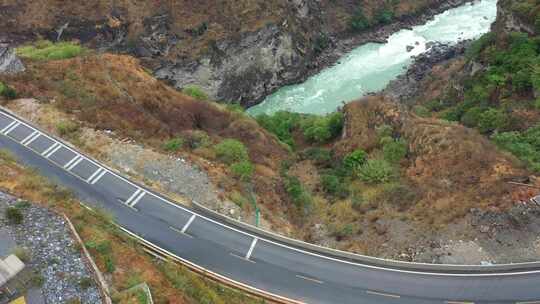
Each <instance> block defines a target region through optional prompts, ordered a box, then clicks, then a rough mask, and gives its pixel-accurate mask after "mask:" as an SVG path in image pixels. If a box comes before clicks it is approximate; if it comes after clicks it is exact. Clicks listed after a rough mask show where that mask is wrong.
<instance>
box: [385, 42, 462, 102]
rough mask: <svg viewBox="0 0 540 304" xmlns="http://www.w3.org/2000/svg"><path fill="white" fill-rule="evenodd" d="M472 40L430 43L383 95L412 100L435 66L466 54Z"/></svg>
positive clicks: (389, 85) (403, 100)
mask: <svg viewBox="0 0 540 304" xmlns="http://www.w3.org/2000/svg"><path fill="white" fill-rule="evenodd" d="M471 42H472V41H471V40H465V41H461V42H459V43H457V44H454V45H450V44H443V43H435V44H431V45H428V46H427V47H428V51H426V52H425V53H423V54H421V55H419V56H416V57H415V58H414V62H413V63H412V64H411V66H410V67H409V68H408V69H407V72H405V74H403V75H400V76H399V77H397V79H395V80H392V81H391V82H390V83H389V84H388V86H386V88H385V89H384V90H383V91H382V92H381V93H382V95H384V96H386V97H390V98H392V99H394V100H396V101H399V102H406V101H407V100H411V99H412V98H413V97H415V96H416V94H417V93H418V90H419V89H420V87H421V85H420V83H421V81H422V80H424V79H425V78H426V77H427V76H428V75H429V74H430V73H431V70H432V68H433V67H434V66H436V65H440V64H442V63H444V62H445V61H448V60H451V59H453V58H456V57H458V56H462V55H464V54H465V50H466V49H467V47H468V46H469V45H470V44H471Z"/></svg>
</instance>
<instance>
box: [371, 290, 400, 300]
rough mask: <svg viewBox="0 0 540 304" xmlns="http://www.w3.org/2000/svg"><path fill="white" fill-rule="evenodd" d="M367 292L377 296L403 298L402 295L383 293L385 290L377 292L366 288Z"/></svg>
mask: <svg viewBox="0 0 540 304" xmlns="http://www.w3.org/2000/svg"><path fill="white" fill-rule="evenodd" d="M366 293H367V294H371V295H376V296H383V297H388V298H395V299H399V298H401V296H399V295H394V294H389V293H383V292H377V291H371V290H366Z"/></svg>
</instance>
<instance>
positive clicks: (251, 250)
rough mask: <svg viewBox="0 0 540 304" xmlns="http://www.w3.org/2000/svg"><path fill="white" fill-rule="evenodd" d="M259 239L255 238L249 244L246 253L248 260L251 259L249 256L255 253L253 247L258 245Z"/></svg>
mask: <svg viewBox="0 0 540 304" xmlns="http://www.w3.org/2000/svg"><path fill="white" fill-rule="evenodd" d="M257 240H259V239H258V238H254V239H253V241H252V242H251V246H249V250H248V253H247V254H246V260H249V258H250V257H251V254H252V253H253V249H254V248H255V245H257Z"/></svg>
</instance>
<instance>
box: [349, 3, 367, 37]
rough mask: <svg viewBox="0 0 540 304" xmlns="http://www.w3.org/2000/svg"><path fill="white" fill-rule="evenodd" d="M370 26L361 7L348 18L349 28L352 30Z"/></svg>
mask: <svg viewBox="0 0 540 304" xmlns="http://www.w3.org/2000/svg"><path fill="white" fill-rule="evenodd" d="M370 26H371V23H370V22H369V20H368V18H367V17H366V15H364V11H363V10H362V8H358V9H357V10H356V13H355V14H354V15H353V16H352V17H351V19H350V20H349V28H350V29H351V30H352V31H353V32H361V31H364V30H366V29H368V28H369V27H370Z"/></svg>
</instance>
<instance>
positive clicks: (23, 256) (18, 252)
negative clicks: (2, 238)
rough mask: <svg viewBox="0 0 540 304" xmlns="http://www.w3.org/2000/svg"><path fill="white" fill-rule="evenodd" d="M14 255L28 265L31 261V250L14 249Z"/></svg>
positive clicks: (23, 248)
mask: <svg viewBox="0 0 540 304" xmlns="http://www.w3.org/2000/svg"><path fill="white" fill-rule="evenodd" d="M13 254H14V255H15V256H16V257H18V258H19V260H21V261H22V262H23V263H28V262H29V261H30V257H31V254H30V250H28V248H26V247H19V246H17V247H15V248H14V249H13Z"/></svg>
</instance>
